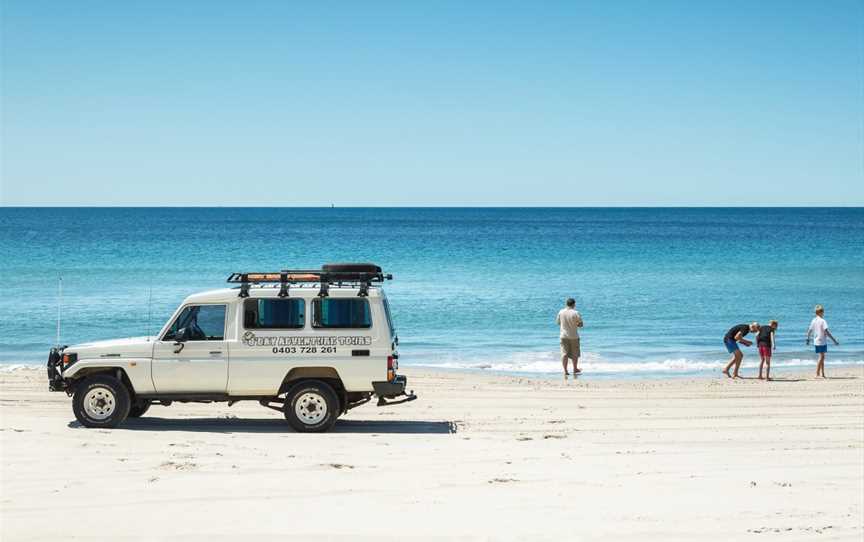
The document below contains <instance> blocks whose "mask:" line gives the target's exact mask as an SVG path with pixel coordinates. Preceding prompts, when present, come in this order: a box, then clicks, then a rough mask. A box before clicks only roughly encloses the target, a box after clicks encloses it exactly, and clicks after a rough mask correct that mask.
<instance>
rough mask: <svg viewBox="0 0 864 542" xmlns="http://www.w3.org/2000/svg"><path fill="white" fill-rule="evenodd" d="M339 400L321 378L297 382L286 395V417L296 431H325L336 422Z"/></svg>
mask: <svg viewBox="0 0 864 542" xmlns="http://www.w3.org/2000/svg"><path fill="white" fill-rule="evenodd" d="M338 410H339V400H338V399H337V398H336V393H335V392H334V391H333V388H331V387H330V386H329V385H327V384H325V383H324V382H321V381H320V380H306V381H303V382H300V383H298V384H296V385H295V386H294V387H293V388H291V389H290V390H289V391H288V395H287V396H286V397H285V410H284V412H285V419H286V420H288V423H289V424H291V427H293V428H294V430H295V431H300V432H304V433H323V432H324V431H328V430H329V429H330V428H332V427H333V424H335V423H336V418H337V416H338V415H339V412H338Z"/></svg>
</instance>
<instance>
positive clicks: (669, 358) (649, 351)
mask: <svg viewBox="0 0 864 542" xmlns="http://www.w3.org/2000/svg"><path fill="white" fill-rule="evenodd" d="M0 256H2V257H0V279H2V284H3V296H2V297H0V323H2V330H0V363H3V364H41V363H44V361H45V358H46V356H47V351H48V349H49V347H50V346H51V345H52V344H53V343H54V342H55V334H56V319H57V306H58V276H62V281H63V296H62V305H61V312H62V330H61V334H62V335H61V342H62V343H64V344H71V343H76V342H82V341H89V340H94V339H105V338H112V337H121V336H136V335H145V334H147V333H148V332H151V333H152V332H154V331H155V330H157V329H158V327H159V326H160V325H161V324H162V322H164V320H165V319H167V318H168V317H169V316H170V314H171V313H172V311H173V310H174V308H175V307H176V306H177V305H178V304H179V303H180V302H181V301H182V300H183V298H184V297H185V296H186V295H187V294H189V293H192V292H196V291H201V290H207V289H211V288H220V287H223V286H224V285H225V278H226V277H227V276H228V274H229V273H231V272H233V271H260V270H279V269H282V268H286V267H294V268H297V267H300V268H306V267H318V266H319V265H320V264H322V263H325V262H342V261H370V262H375V263H378V264H380V265H381V266H382V267H384V269H385V271H387V272H391V273H393V275H394V277H395V279H394V280H393V281H391V282H390V283H388V284H387V286H386V290H387V292H388V296H389V298H390V301H391V305H392V309H393V313H394V319H395V323H396V327H397V330H398V332H399V336H400V340H401V344H400V352H401V360H400V361H401V363H402V364H404V365H429V366H439V367H450V368H469V369H471V368H473V369H477V370H493V371H507V372H520V373H522V372H524V373H535V374H536V373H557V372H558V371H560V362H559V361H558V329H557V327H556V326H555V322H554V319H555V314H556V312H557V311H558V310H559V309H560V308H561V306H562V304H563V300H564V298H566V297H567V296H573V297H575V298H576V300H577V304H578V307H577V308H578V309H579V310H580V311H581V312H582V315H583V317H584V320H585V328H584V331H583V336H582V349H583V352H584V353H585V358H584V369H585V372H586V374H587V375H626V376H634V375H645V376H660V375H688V374H693V373H700V372H707V371H717V370H718V368H719V367H720V366H721V364H722V363H723V362H724V361H725V360H726V358H727V354H726V352H725V349H724V348H723V345H722V342H721V339H722V336H723V334H724V333H725V331H726V330H727V329H728V328H729V327H730V326H732V325H733V324H738V323H742V322H749V321H752V320H757V321H767V320H768V319H772V318H773V319H777V320H779V322H780V327H779V330H778V334H777V338H778V346H779V348H778V354H777V355H776V357H775V366H776V367H777V369H778V370H779V371H782V370H784V368H787V367H812V366H813V358H814V356H813V353H812V352H811V349H809V348H806V347H805V346H804V334H805V331H806V328H807V325H808V323H809V321H810V318H811V317H812V308H813V305H814V304H816V303H822V304H824V305H825V307H826V320H827V321H828V323H829V325H830V328H831V330H832V332H833V333H834V334H835V336H836V337H837V338H838V339H839V340H840V342H841V346H840V347H832V348H831V349H830V352H829V358H828V359H829V363H856V364H861V363H864V319H862V314H864V209H862V208H840V209H824V208H823V209H801V208H795V209H777V208H771V209H749V208H748V209H704V208H698V209H697V208H688V209H584V208H579V209H560V208H555V209H538V208H530V209H513V208H508V209H488V208H483V209H468V208H448V209H432V208H411V209H408V208H401V209H400V208H381V209H359V208H346V209H338V208H337V209H329V208H324V209H321V208H316V209H310V208H133V209H129V208H122V209H118V208H75V209H71V208H70V209H57V208H52V209H42V208H0ZM151 292H152V303H148V300H149V299H150V297H151ZM148 304H149V305H150V307H151V308H150V309H149V310H148ZM148 312H149V313H151V314H152V317H151V321H150V323H149V325H148ZM745 351H746V352H747V355H746V358H745V367H746V366H748V365H752V363H753V362H754V361H755V360H756V358H757V356H756V353H755V351H754V349H752V348H751V349H746V350H745ZM748 362H749V363H748Z"/></svg>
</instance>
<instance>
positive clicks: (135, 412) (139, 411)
mask: <svg viewBox="0 0 864 542" xmlns="http://www.w3.org/2000/svg"><path fill="white" fill-rule="evenodd" d="M148 410H150V403H142V402H136V403H135V404H133V405H132V406H131V407H130V408H129V417H130V418H140V417H141V416H143V415H144V414H145V413H146V412H147V411H148Z"/></svg>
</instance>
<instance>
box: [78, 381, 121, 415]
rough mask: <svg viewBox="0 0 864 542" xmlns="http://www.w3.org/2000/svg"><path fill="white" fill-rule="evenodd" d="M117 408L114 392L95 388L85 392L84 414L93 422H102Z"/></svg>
mask: <svg viewBox="0 0 864 542" xmlns="http://www.w3.org/2000/svg"><path fill="white" fill-rule="evenodd" d="M115 408H117V400H116V399H115V398H114V392H113V391H111V390H110V389H108V388H103V387H101V386H100V387H97V388H93V389H91V390H90V391H88V392H87V395H85V396H84V412H86V413H87V416H88V417H90V418H93V419H94V420H104V419H107V418H109V417H110V416H111V414H113V413H114V409H115Z"/></svg>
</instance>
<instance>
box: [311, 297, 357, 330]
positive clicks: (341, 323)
mask: <svg viewBox="0 0 864 542" xmlns="http://www.w3.org/2000/svg"><path fill="white" fill-rule="evenodd" d="M312 311H313V318H312V325H313V327H324V328H334V327H338V328H368V327H372V314H371V313H370V311H369V301H367V300H366V298H365V297H351V298H332V297H323V298H317V299H314V300H312Z"/></svg>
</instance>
